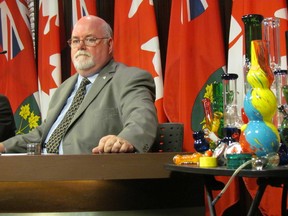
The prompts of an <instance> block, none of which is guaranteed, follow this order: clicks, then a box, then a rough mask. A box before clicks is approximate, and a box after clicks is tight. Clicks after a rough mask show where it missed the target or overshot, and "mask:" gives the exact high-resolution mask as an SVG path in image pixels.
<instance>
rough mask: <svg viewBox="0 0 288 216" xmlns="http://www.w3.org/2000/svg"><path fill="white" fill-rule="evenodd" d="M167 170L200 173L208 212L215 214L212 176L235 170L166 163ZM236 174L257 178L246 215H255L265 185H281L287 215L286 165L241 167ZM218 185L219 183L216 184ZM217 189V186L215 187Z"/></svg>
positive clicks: (283, 213)
mask: <svg viewBox="0 0 288 216" xmlns="http://www.w3.org/2000/svg"><path fill="white" fill-rule="evenodd" d="M165 167H166V169H167V170H170V171H176V172H182V173H191V174H197V175H201V176H203V177H204V179H205V188H206V190H207V201H208V205H209V209H210V214H211V215H212V216H213V215H215V208H214V205H215V201H217V200H213V197H212V190H214V187H215V185H217V182H215V181H216V180H215V178H214V176H232V175H233V173H234V172H235V169H228V168H226V167H215V168H203V167H199V166H197V165H175V164H171V163H170V164H166V165H165ZM237 176H239V177H248V178H257V184H258V190H257V193H256V196H255V198H254V199H253V202H252V204H251V206H250V209H249V212H248V214H247V215H248V216H253V215H255V212H256V210H257V208H258V206H259V204H260V201H261V199H262V196H263V194H264V192H265V189H266V187H267V185H271V186H277V187H278V186H281V185H283V191H282V209H281V211H282V215H287V206H286V203H287V189H288V166H278V167H275V168H265V169H263V170H255V169H242V170H241V171H240V172H239V173H238V174H237ZM218 185H219V184H218ZM217 190H219V188H217Z"/></svg>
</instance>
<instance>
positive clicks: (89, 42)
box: [67, 37, 109, 48]
mask: <svg viewBox="0 0 288 216" xmlns="http://www.w3.org/2000/svg"><path fill="white" fill-rule="evenodd" d="M108 38H109V37H103V38H96V37H87V38H85V39H84V40H80V39H78V38H71V39H69V40H68V41H67V43H68V44H69V46H70V47H71V48H76V47H78V46H79V45H80V42H81V41H83V43H84V44H85V46H90V47H94V46H96V45H97V44H98V43H99V40H102V39H108Z"/></svg>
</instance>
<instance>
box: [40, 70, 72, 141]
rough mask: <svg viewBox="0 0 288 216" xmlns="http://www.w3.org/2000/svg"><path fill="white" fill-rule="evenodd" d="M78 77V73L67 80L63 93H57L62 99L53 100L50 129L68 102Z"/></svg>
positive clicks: (47, 124)
mask: <svg viewBox="0 0 288 216" xmlns="http://www.w3.org/2000/svg"><path fill="white" fill-rule="evenodd" d="M77 78H78V75H77V74H76V75H74V76H73V77H71V79H69V80H67V83H66V84H63V85H65V87H64V86H63V87H64V88H63V90H62V91H61V95H57V98H59V97H61V98H62V99H58V100H55V99H54V100H53V102H52V101H51V104H50V110H49V113H48V115H49V118H47V122H46V128H49V129H50V128H51V126H52V125H53V123H54V122H55V121H56V119H57V118H58V116H59V114H60V112H61V110H62V109H63V107H64V106H65V104H66V101H67V99H68V97H69V96H70V94H71V92H72V91H73V88H74V86H75V83H76V82H77ZM59 88H61V87H59ZM56 94H57V93H56ZM55 96H56V95H55ZM48 132H49V131H47V133H48ZM45 136H46V135H45Z"/></svg>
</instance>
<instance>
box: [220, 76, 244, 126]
mask: <svg viewBox="0 0 288 216" xmlns="http://www.w3.org/2000/svg"><path fill="white" fill-rule="evenodd" d="M221 78H222V82H223V115H224V128H240V127H241V125H242V121H241V120H240V116H239V115H238V107H237V106H238V105H237V78H238V75H237V74H234V73H226V74H223V75H222V77H221Z"/></svg>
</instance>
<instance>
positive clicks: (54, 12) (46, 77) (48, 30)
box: [38, 0, 63, 119]
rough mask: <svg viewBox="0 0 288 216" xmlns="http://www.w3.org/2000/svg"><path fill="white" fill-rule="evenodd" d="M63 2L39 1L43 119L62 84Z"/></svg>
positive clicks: (39, 61) (53, 0)
mask: <svg viewBox="0 0 288 216" xmlns="http://www.w3.org/2000/svg"><path fill="white" fill-rule="evenodd" d="M60 5H61V1H59V2H58V0H49V1H48V0H40V1H39V23H38V77H39V92H40V104H41V106H40V107H41V114H42V118H43V119H45V118H46V115H47V110H48V105H49V102H50V98H51V97H52V95H53V93H54V92H55V90H56V89H57V88H58V86H59V85H60V84H61V82H62V78H61V77H62V76H61V43H63V41H61V40H62V39H61V30H60V23H61V17H60V14H61V13H60V9H61V6H60Z"/></svg>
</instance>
